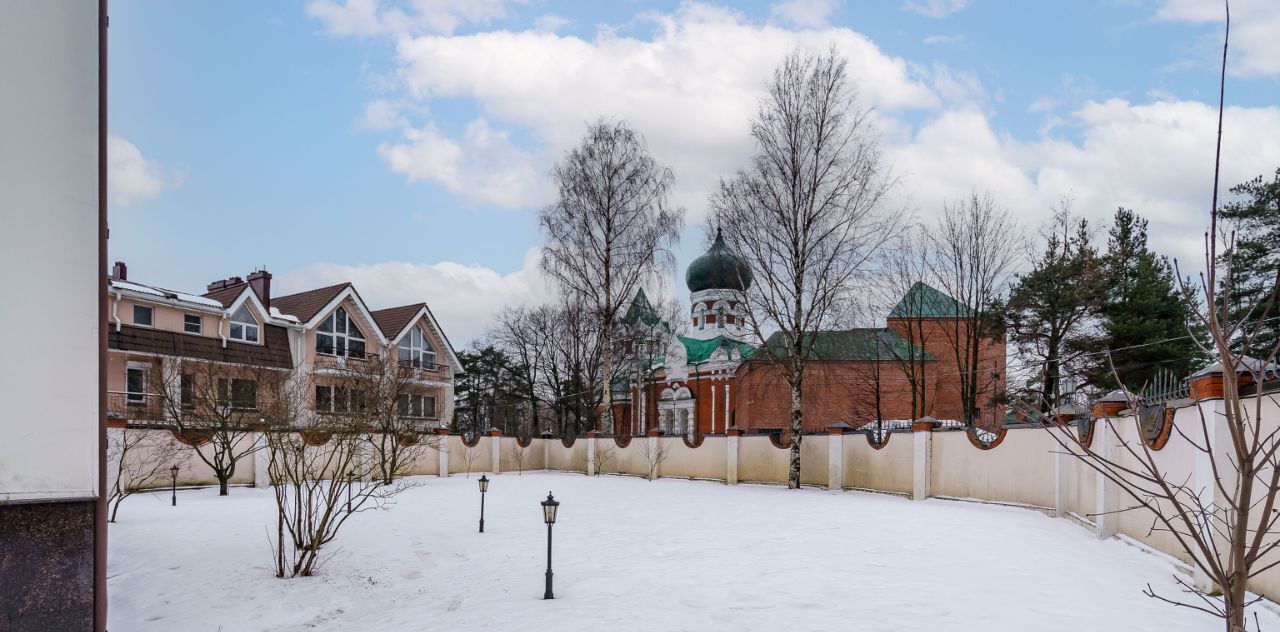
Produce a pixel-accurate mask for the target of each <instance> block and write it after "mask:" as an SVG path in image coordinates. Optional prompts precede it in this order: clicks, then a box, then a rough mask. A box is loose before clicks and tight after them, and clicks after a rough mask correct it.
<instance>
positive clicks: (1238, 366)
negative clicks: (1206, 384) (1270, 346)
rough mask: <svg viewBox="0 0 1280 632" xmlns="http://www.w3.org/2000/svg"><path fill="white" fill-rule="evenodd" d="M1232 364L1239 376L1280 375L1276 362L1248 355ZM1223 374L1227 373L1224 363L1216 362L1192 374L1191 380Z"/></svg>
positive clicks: (1233, 361)
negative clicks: (1246, 374) (1243, 374)
mask: <svg viewBox="0 0 1280 632" xmlns="http://www.w3.org/2000/svg"><path fill="white" fill-rule="evenodd" d="M1231 363H1232V366H1234V367H1235V371H1236V373H1237V374H1239V373H1263V374H1271V375H1276V374H1280V364H1276V363H1274V362H1263V361H1262V360H1259V359H1258V358H1254V357H1251V356H1247V355H1242V356H1240V357H1238V358H1233V359H1232V361H1231ZM1223 373H1225V371H1223V368H1222V362H1220V361H1219V362H1214V363H1213V364H1210V365H1209V366H1207V367H1205V368H1203V369H1200V370H1199V371H1196V372H1195V373H1192V374H1191V377H1190V378H1189V379H1195V378H1198V377H1209V376H1211V375H1222V374H1223Z"/></svg>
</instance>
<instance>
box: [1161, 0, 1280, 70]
mask: <svg viewBox="0 0 1280 632" xmlns="http://www.w3.org/2000/svg"><path fill="white" fill-rule="evenodd" d="M1224 15H1225V14H1224V10H1223V4H1222V2H1221V0H1164V3H1163V4H1161V5H1160V8H1159V9H1158V10H1157V11H1156V18H1157V19H1161V20H1170V21H1176V22H1191V23H1195V24H1204V23H1218V22H1222V20H1223V17H1224ZM1278 33H1280V2H1276V0H1235V1H1234V2H1232V3H1231V46H1230V51H1231V52H1230V56H1229V57H1228V61H1227V63H1228V66H1227V68H1228V71H1229V72H1230V73H1231V74H1233V75H1237V76H1241V77H1255V76H1271V75H1280V38H1277V36H1276V35H1277V34H1278ZM1208 42H1209V43H1211V44H1213V46H1214V48H1216V49H1217V50H1219V51H1221V49H1222V34H1221V33H1214V34H1212V35H1211V36H1209V38H1208ZM1220 60H1221V56H1220V55H1219V61H1220ZM1214 63H1215V66H1216V64H1217V63H1218V62H1214Z"/></svg>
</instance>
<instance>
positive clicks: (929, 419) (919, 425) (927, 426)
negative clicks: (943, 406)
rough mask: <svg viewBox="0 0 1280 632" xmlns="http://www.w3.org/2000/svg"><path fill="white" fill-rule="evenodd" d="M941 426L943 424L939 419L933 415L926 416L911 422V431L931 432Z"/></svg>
mask: <svg viewBox="0 0 1280 632" xmlns="http://www.w3.org/2000/svg"><path fill="white" fill-rule="evenodd" d="M941 425H942V422H940V421H938V420H937V418H935V417H933V416H932V415H925V416H924V417H921V418H919V419H917V420H915V421H913V422H911V430H912V431H913V432H926V431H931V430H933V429H934V428H937V427H938V426H941Z"/></svg>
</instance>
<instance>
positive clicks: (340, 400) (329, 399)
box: [316, 386, 364, 413]
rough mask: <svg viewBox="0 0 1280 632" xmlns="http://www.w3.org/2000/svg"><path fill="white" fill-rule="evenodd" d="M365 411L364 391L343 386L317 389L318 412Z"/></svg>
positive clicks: (318, 387)
mask: <svg viewBox="0 0 1280 632" xmlns="http://www.w3.org/2000/svg"><path fill="white" fill-rule="evenodd" d="M361 410H364V391H361V390H359V389H346V388H343V387H341V386H317V387H316V412H321V413H345V412H353V411H361Z"/></svg>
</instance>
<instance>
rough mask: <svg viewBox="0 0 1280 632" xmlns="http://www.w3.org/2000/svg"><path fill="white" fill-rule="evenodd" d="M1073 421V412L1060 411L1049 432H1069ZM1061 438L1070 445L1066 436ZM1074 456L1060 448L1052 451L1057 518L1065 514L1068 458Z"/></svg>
mask: <svg viewBox="0 0 1280 632" xmlns="http://www.w3.org/2000/svg"><path fill="white" fill-rule="evenodd" d="M1074 422H1075V415H1074V414H1071V413H1060V414H1059V415H1058V416H1057V417H1056V423H1055V424H1054V428H1053V429H1051V430H1049V432H1071V425H1072V424H1073V423H1074ZM1063 439H1064V441H1063V443H1066V444H1067V445H1071V444H1070V439H1069V438H1068V437H1063ZM1059 447H1061V446H1059ZM1074 458H1075V457H1073V456H1071V455H1070V454H1067V451H1066V450H1062V449H1058V450H1055V451H1054V453H1053V515H1054V516H1055V517H1058V518H1065V517H1066V516H1067V481H1068V480H1070V476H1071V465H1070V462H1069V461H1068V459H1074Z"/></svg>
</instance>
